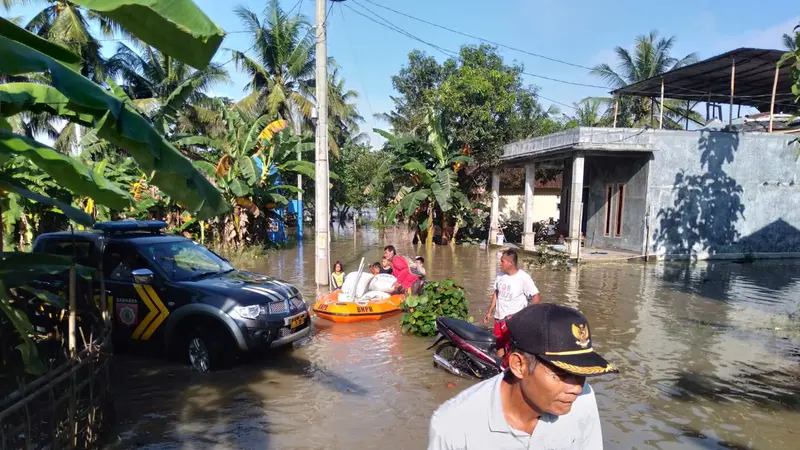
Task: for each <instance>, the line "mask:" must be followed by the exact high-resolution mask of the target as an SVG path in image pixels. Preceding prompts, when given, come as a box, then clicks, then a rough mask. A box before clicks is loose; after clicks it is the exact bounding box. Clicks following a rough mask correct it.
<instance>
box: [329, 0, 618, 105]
mask: <svg viewBox="0 0 800 450" xmlns="http://www.w3.org/2000/svg"><path fill="white" fill-rule="evenodd" d="M351 1H352V2H353V3H354V4H356V5H358V6H360V7H361V8H363V9H364V10H366V11H368V12H369V13H371V14H372V15H374V16H375V17H377V18H378V19H380V20H382V21H383V22H384V23H380V22H377V21H376V20H373V19H372V18H371V17H368V16H366V15H364V14H362V13H361V12H359V11H357V10H355V9H353V8H351V7H350V6H348V5H347V4H344V6H346V7H348V8H350V10H352V11H353V12H355V13H356V14H359V15H361V16H363V17H366V18H367V19H369V20H372V21H373V22H375V23H378V24H379V25H382V26H385V27H387V28H389V29H391V30H393V31H395V32H397V33H400V34H402V35H404V36H407V37H409V38H411V39H414V40H415V41H419V42H422V43H423V44H425V45H428V46H431V47H433V48H435V49H436V50H439V51H440V52H442V53H444V54H445V55H447V56H457V55H458V52H455V51H453V50H450V49H446V48H444V47H441V46H439V45H436V44H433V43H431V42H428V41H425V40H423V39H420V38H418V37H417V36H414V35H413V34H411V33H409V32H408V31H405V30H403V29H402V28H400V27H399V26H397V25H395V24H393V23H392V22H390V21H388V20H387V19H385V18H383V17H381V16H380V15H378V14H377V13H375V12H374V11H372V10H370V9H369V8H367V7H366V6H364V5H362V4H360V3H359V2H358V1H357V0H351ZM522 73H523V74H524V75H528V76H530V77H535V78H541V79H544V80H550V81H554V82H556V83H563V84H568V85H571V86H583V87H590V88H595V89H604V90H607V89H608V87H605V86H598V85H595V84H586V83H577V82H574V81H567V80H561V79H558V78H552V77H548V76H544V75H539V74H535V73H531V72H525V71H523V72H522Z"/></svg>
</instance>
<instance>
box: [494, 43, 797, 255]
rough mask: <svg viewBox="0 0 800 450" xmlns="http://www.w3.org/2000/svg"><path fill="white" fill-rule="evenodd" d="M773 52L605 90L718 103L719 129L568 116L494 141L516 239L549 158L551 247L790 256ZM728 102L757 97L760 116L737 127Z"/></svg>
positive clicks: (784, 90) (787, 93)
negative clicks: (576, 120) (602, 124)
mask: <svg viewBox="0 0 800 450" xmlns="http://www.w3.org/2000/svg"><path fill="white" fill-rule="evenodd" d="M782 53H783V52H781V51H777V50H759V49H738V50H734V51H731V52H728V53H725V54H723V55H720V56H717V57H714V58H711V59H708V60H705V61H701V62H698V63H696V64H693V65H690V66H686V67H683V68H680V69H676V70H674V71H671V72H668V73H665V74H663V75H661V76H659V77H657V78H653V79H650V80H645V81H643V82H640V83H637V84H635V85H630V86H626V87H625V88H622V89H619V90H617V91H615V92H613V94H614V95H615V96H621V95H638V96H644V95H647V96H650V95H652V93H653V92H659V91H660V92H661V93H662V95H661V96H660V100H661V101H663V98H671V99H678V100H685V101H687V102H695V104H697V103H699V102H710V103H711V104H712V105H714V104H715V103H718V104H722V103H724V104H725V106H726V108H728V107H729V111H730V112H729V116H728V118H727V119H728V120H727V122H728V123H727V126H726V127H724V129H722V126H719V127H718V128H717V129H713V128H711V127H704V128H705V129H697V130H690V131H685V130H665V129H644V128H641V129H630V128H577V129H572V130H568V131H565V132H561V133H556V134H552V135H547V136H542V137H537V138H534V139H529V140H525V141H520V142H513V143H510V144H508V145H506V146H505V148H504V154H503V157H502V164H503V166H501V168H500V169H499V170H503V167H525V172H526V183H525V201H524V205H525V208H524V217H525V228H524V233H525V236H524V238H523V246H524V248H526V249H533V248H534V245H535V243H534V242H533V233H532V225H533V221H534V217H535V204H534V202H533V198H534V196H535V190H536V186H535V182H534V180H533V179H534V175H535V173H536V170H537V168H542V167H550V168H553V167H560V168H563V183H562V187H561V203H562V204H563V205H564V207H563V208H561V210H560V211H559V215H560V217H559V219H560V221H561V224H562V226H563V228H562V231H563V232H564V233H565V234H566V236H567V239H566V245H565V247H564V248H563V251H565V252H568V253H569V254H570V255H572V256H574V257H577V256H578V255H579V252H580V253H582V254H588V253H591V251H592V250H593V249H608V250H613V251H618V252H622V253H624V254H630V255H631V256H644V257H656V258H659V259H687V258H691V259H706V258H740V257H742V256H745V255H751V256H754V257H798V256H800V230H798V228H800V160H798V150H799V147H798V144H797V143H793V141H794V140H795V139H796V138H797V137H798V136H800V134H798V133H797V131H800V130H798V129H793V128H791V127H787V126H786V124H785V122H781V123H780V124H777V123H774V122H775V121H774V117H773V115H774V114H775V113H777V112H787V113H789V112H792V111H796V110H797V105H795V104H794V103H793V97H792V94H791V79H790V76H789V71H788V68H781V69H779V70H778V69H776V63H777V61H778V59H779V58H780V56H781V55H782ZM734 74H735V75H734ZM733 79H735V84H734V82H732V80H733ZM776 80H777V82H775V81H776ZM734 105H745V106H750V107H755V108H758V109H759V110H760V111H762V112H764V110H765V109H766V110H767V112H768V113H769V116H768V117H769V127H766V125H765V131H763V132H762V131H748V130H751V129H753V127H752V126H745V125H746V124H748V123H750V124H751V122H752V121H749V122H748V120H744V119H739V120H736V121H734V120H733V111H734ZM690 106H691V104H690ZM662 111H663V110H662ZM660 122H661V124H663V116H662V119H661V120H660ZM687 122H688V120H687ZM718 122H719V121H718ZM765 124H766V122H765ZM723 125H724V124H723ZM498 173H499V172H498ZM492 181H493V183H492V194H493V202H492V203H493V204H492V206H493V208H492V221H491V224H492V229H491V231H490V239H491V241H490V242H494V240H493V239H494V234H496V224H497V216H498V211H497V207H498V206H499V193H500V191H501V189H500V186H499V176H498V175H497V174H495V176H493V180H492ZM496 204H498V205H496ZM596 253H600V252H596Z"/></svg>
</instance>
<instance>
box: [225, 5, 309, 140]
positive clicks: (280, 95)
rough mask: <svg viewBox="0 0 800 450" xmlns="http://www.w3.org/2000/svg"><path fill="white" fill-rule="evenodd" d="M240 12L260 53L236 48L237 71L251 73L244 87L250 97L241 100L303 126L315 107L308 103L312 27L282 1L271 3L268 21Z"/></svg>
mask: <svg viewBox="0 0 800 450" xmlns="http://www.w3.org/2000/svg"><path fill="white" fill-rule="evenodd" d="M235 12H236V15H237V16H239V19H240V20H241V21H242V24H243V25H244V27H245V28H246V29H247V30H248V31H249V32H250V33H251V35H252V39H253V47H252V49H253V50H252V51H253V52H254V53H255V57H254V58H251V57H250V56H247V54H245V52H240V51H237V50H231V53H232V54H233V60H234V62H235V63H236V68H237V69H243V70H244V71H245V72H247V73H248V74H249V75H250V81H249V82H248V83H247V85H246V86H245V89H246V90H247V91H250V95H248V96H247V97H246V98H245V99H244V100H242V104H243V106H245V107H247V108H248V109H250V110H252V111H253V112H257V115H260V114H262V113H263V114H268V115H270V116H272V117H280V118H283V119H286V120H288V121H290V122H291V123H292V125H294V126H295V127H299V125H300V123H301V121H302V120H309V119H310V118H311V110H312V108H313V106H314V104H313V103H312V102H311V100H309V97H310V93H311V90H312V88H313V86H314V83H315V80H314V69H315V59H314V34H313V28H311V25H310V24H309V22H308V21H307V20H306V19H305V18H303V17H301V16H300V15H296V16H289V15H288V14H287V13H286V12H285V11H283V9H281V7H280V6H279V5H278V0H270V2H269V4H268V5H267V7H266V9H265V10H264V14H263V22H262V20H261V19H259V17H258V15H257V14H256V13H254V12H253V11H251V10H250V9H248V8H246V7H243V6H239V7H237V8H236V9H235ZM295 129H297V128H295Z"/></svg>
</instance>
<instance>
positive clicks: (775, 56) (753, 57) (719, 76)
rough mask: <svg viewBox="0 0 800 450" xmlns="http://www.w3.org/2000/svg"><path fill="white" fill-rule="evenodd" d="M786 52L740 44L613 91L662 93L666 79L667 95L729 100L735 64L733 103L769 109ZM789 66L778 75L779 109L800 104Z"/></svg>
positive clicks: (642, 95) (777, 105) (657, 95)
mask: <svg viewBox="0 0 800 450" xmlns="http://www.w3.org/2000/svg"><path fill="white" fill-rule="evenodd" d="M784 53H785V52H784V51H781V50H769V49H758V48H738V49H736V50H731V51H729V52H727V53H723V54H721V55H718V56H714V57H712V58H708V59H706V60H703V61H699V62H697V63H694V64H690V65H688V66H684V67H681V68H679V69H675V70H671V71H669V72H666V73H663V74H661V75H658V76H655V77H653V78H648V79H647V80H644V81H640V82H638V83H634V84H631V85H628V86H625V87H623V88H620V89H617V90H614V91H612V94H614V95H635V96H640V97H651V98H655V97H659V96H660V95H661V80H662V79H663V80H664V97H665V98H670V99H676V100H690V101H696V102H716V103H729V102H730V100H731V69H732V67H733V65H734V64H735V66H736V67H735V71H734V75H735V76H734V96H733V103H734V104H736V105H745V106H753V107H755V108H758V110H759V111H769V105H770V100H771V98H772V86H773V83H774V81H775V67H776V66H777V64H778V61H779V60H780V59H781V57H782V56H783V55H784ZM790 69H791V67H790V66H789V65H784V66H783V67H781V69H780V73H779V75H778V87H777V91H776V96H775V105H776V107H775V111H776V112H778V111H779V110H781V109H787V108H794V109H796V107H797V106H796V105H795V104H794V95H793V94H792V79H791V76H790ZM780 107H783V108H780Z"/></svg>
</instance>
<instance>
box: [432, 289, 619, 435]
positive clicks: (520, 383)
mask: <svg viewBox="0 0 800 450" xmlns="http://www.w3.org/2000/svg"><path fill="white" fill-rule="evenodd" d="M508 330H509V334H510V337H511V350H510V352H509V357H508V361H509V364H508V369H506V370H505V371H504V372H503V373H501V374H500V375H497V376H496V377H493V378H490V379H488V380H486V381H483V382H481V383H479V384H476V385H475V386H473V387H471V388H469V389H467V390H465V391H463V392H462V393H460V394H458V395H457V396H456V397H454V398H452V399H450V400H448V401H447V402H445V403H444V404H443V405H442V406H440V407H439V409H437V410H436V412H434V413H433V417H431V424H430V434H429V438H428V450H473V449H475V450H483V449H490V448H491V449H494V448H498V449H499V448H502V449H533V448H537V449H538V448H559V449H574V450H578V449H581V450H584V449H588V450H596V449H602V448H603V436H602V433H601V430H600V414H599V413H598V411H597V400H596V399H595V395H594V390H593V389H592V388H591V386H589V384H588V383H587V382H586V377H591V376H596V375H603V374H607V373H616V372H618V371H617V369H615V368H614V366H612V365H611V364H609V363H608V361H606V360H605V359H603V358H602V357H601V356H600V355H598V354H597V353H595V352H594V349H593V348H592V341H591V334H590V331H589V322H588V321H587V320H586V317H585V316H584V315H583V314H581V313H580V312H578V311H576V310H574V309H572V308H567V307H565V306H559V305H553V304H539V305H530V306H527V307H525V308H524V309H523V310H522V311H520V312H518V313H517V314H515V315H514V316H513V317H512V318H511V319H509V321H508Z"/></svg>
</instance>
